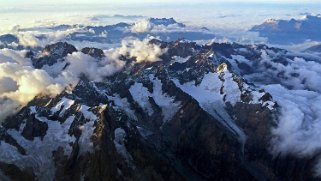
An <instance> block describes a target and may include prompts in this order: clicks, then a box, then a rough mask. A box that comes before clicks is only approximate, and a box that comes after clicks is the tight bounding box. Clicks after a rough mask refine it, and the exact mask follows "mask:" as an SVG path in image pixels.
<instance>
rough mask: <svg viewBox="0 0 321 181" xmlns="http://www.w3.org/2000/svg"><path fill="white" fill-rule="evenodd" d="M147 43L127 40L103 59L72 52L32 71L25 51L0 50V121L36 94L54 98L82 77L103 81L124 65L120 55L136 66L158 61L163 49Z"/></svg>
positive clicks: (106, 52)
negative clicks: (135, 63)
mask: <svg viewBox="0 0 321 181" xmlns="http://www.w3.org/2000/svg"><path fill="white" fill-rule="evenodd" d="M149 41H150V38H147V39H144V40H142V41H141V40H138V39H133V38H127V39H125V40H123V41H122V45H121V47H119V48H116V49H109V50H106V51H105V55H106V57H104V58H102V59H100V60H98V59H95V58H93V57H91V56H89V55H87V54H83V53H82V52H74V53H72V54H69V55H68V56H67V57H66V58H65V61H63V62H60V61H59V62H57V63H56V64H54V65H52V66H45V67H44V69H35V68H34V67H33V66H32V62H31V60H30V59H28V58H24V57H25V54H26V52H25V51H14V50H10V49H2V50H0V110H1V111H0V121H1V120H4V119H5V118H6V117H7V116H9V115H11V114H14V113H16V112H17V111H19V109H20V108H21V107H22V106H25V105H26V104H27V103H28V102H30V101H31V100H32V99H34V98H35V96H37V95H40V94H45V95H57V94H59V93H60V92H61V91H62V90H63V89H64V88H65V87H66V86H69V85H73V86H74V85H76V84H77V83H78V81H79V77H80V76H81V75H85V76H86V77H87V78H88V79H89V80H91V81H96V82H99V81H102V80H103V79H104V78H105V77H106V76H111V75H113V74H114V73H116V72H118V71H120V70H121V69H122V68H123V67H124V66H125V65H126V62H125V61H122V60H120V59H119V57H120V56H121V55H123V56H129V57H130V58H135V59H136V62H137V63H140V62H155V61H160V59H159V56H160V55H161V54H162V53H164V51H165V50H162V49H161V48H160V47H159V46H158V45H154V44H150V43H149ZM67 64H68V66H67V67H66V68H65V69H63V67H65V65H67Z"/></svg>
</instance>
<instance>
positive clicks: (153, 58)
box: [113, 37, 166, 63]
mask: <svg viewBox="0 0 321 181" xmlns="http://www.w3.org/2000/svg"><path fill="white" fill-rule="evenodd" d="M152 38H153V37H149V38H145V39H144V40H142V41H141V40H139V39H137V38H125V39H124V40H123V41H122V43H121V47H120V48H118V49H116V50H115V51H114V53H113V56H114V57H117V56H119V55H129V57H131V58H136V62H137V63H141V62H157V61H160V60H161V59H160V58H159V57H160V56H161V55H162V54H163V53H165V52H166V49H161V48H160V46H159V45H155V44H152V43H149V42H150V40H151V39H152Z"/></svg>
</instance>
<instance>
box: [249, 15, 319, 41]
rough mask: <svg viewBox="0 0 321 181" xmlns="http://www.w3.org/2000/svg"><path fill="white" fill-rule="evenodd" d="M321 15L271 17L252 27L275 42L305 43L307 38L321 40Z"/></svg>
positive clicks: (254, 30)
mask: <svg viewBox="0 0 321 181" xmlns="http://www.w3.org/2000/svg"><path fill="white" fill-rule="evenodd" d="M320 29H321V16H320V15H317V16H312V15H305V17H304V18H303V19H291V20H274V19H270V20H267V21H265V22H264V23H263V24H261V25H256V26H254V27H252V28H251V29H250V31H253V32H259V34H260V36H261V37H266V38H268V41H269V42H270V43H273V44H293V43H303V42H305V41H307V40H312V41H321V36H320Z"/></svg>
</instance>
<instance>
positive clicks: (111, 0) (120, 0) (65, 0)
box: [0, 0, 321, 6]
mask: <svg viewBox="0 0 321 181" xmlns="http://www.w3.org/2000/svg"><path fill="white" fill-rule="evenodd" d="M182 2H184V3H200V2H202V3H256V4H260V3H278V4H279V3H291V4H293V3H294V4H296V3H299V4H309V3H321V0H309V1H302V0H261V1H257V0H202V1H199V0H175V1H174V2H173V1H172V0H162V1H159V0H29V1H23V0H10V1H8V0H0V4H1V5H6V4H7V5H17V6H19V5H22V4H23V5H26V4H71V3H77V4H93V3H100V4H124V3H125V4H136V3H144V4H145V3H172V4H173V3H182Z"/></svg>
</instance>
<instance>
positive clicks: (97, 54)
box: [81, 47, 105, 58]
mask: <svg viewBox="0 0 321 181" xmlns="http://www.w3.org/2000/svg"><path fill="white" fill-rule="evenodd" d="M81 52H82V53H84V54H88V55H90V56H92V57H94V58H103V57H105V54H104V52H103V50H101V49H99V48H88V47H86V48H83V49H81Z"/></svg>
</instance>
